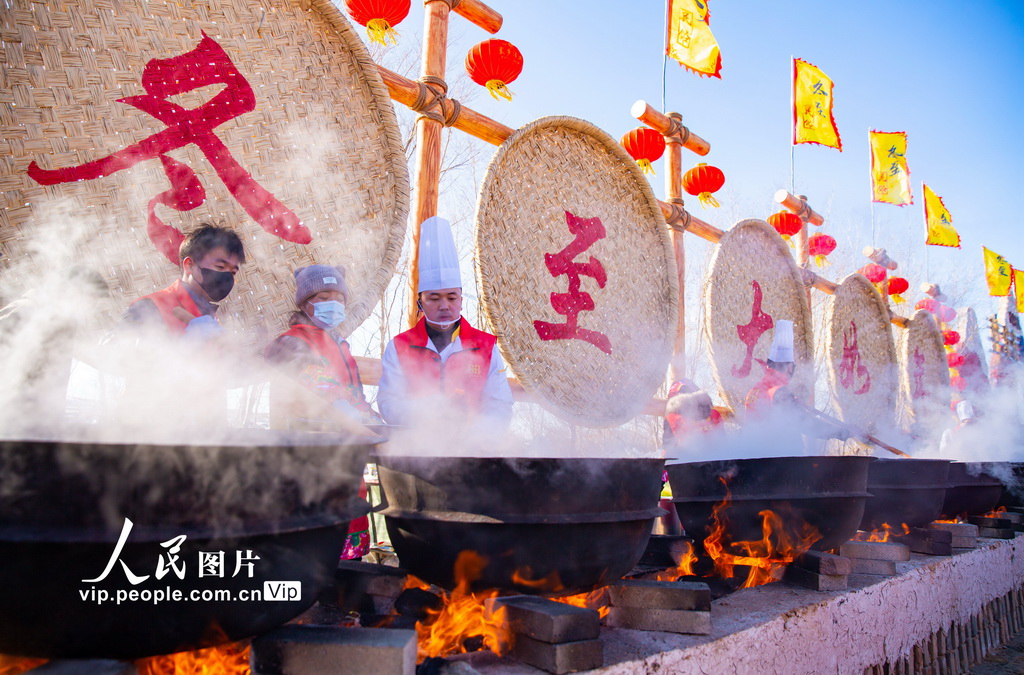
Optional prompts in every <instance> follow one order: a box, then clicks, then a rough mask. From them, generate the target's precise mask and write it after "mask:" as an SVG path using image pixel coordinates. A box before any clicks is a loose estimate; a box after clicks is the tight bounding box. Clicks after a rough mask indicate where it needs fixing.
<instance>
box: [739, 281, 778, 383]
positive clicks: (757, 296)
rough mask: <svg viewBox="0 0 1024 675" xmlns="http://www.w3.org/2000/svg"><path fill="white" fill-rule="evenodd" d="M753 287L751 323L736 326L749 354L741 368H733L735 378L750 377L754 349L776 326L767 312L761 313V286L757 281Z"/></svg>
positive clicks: (753, 282) (744, 357) (753, 283)
mask: <svg viewBox="0 0 1024 675" xmlns="http://www.w3.org/2000/svg"><path fill="white" fill-rule="evenodd" d="M751 286H753V287H754V304H753V305H752V306H751V308H750V323H748V324H744V325H742V326H736V334H737V335H738V336H739V338H740V342H742V343H743V344H745V345H746V346H747V353H746V354H745V355H744V356H743V363H742V364H740V367H739V368H737V367H736V366H733V367H732V376H733V377H746V376H747V375H750V366H751V365H752V364H751V361H752V360H753V357H754V347H756V346H757V341H758V340H760V339H761V336H762V335H764V334H765V333H766V332H768V331H769V330H771V328H772V326H774V325H775V322H774V321H772V317H771V316H770V315H769V314H767V313H766V312H762V311H761V299H762V297H763V295H762V293H761V284H759V283H757V281H756V280H755V281H752V282H751Z"/></svg>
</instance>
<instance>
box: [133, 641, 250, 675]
mask: <svg viewBox="0 0 1024 675" xmlns="http://www.w3.org/2000/svg"><path fill="white" fill-rule="evenodd" d="M135 667H136V669H138V672H139V675H249V673H250V672H251V671H250V669H249V642H248V640H245V641H242V642H233V643H230V644H225V645H219V646H217V647H210V648H208V649H199V650H197V651H194V652H179V653H177V654H166V655H164V656H151V657H149V658H147V659H140V660H138V661H136V662H135Z"/></svg>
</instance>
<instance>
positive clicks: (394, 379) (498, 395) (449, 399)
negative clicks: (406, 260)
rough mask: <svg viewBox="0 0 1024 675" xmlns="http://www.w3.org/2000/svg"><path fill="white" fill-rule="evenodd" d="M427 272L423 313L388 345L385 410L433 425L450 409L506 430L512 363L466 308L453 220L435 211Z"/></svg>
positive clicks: (423, 244)
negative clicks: (467, 315)
mask: <svg viewBox="0 0 1024 675" xmlns="http://www.w3.org/2000/svg"><path fill="white" fill-rule="evenodd" d="M419 271H420V276H419V286H418V291H419V295H418V301H419V302H418V304H419V307H420V310H421V311H422V312H423V316H422V317H420V320H419V322H418V323H417V324H416V325H415V326H413V327H412V328H411V329H409V330H407V331H405V332H404V333H401V334H400V335H398V336H396V337H395V339H393V340H392V341H391V342H389V343H388V346H387V348H386V349H385V350H384V356H383V358H382V359H381V366H382V372H381V378H380V389H379V391H378V394H377V405H378V406H379V408H380V411H381V414H382V415H383V416H384V419H385V420H386V421H387V422H389V423H391V424H402V425H418V424H421V423H427V424H429V423H430V421H431V420H432V419H436V418H437V416H438V415H441V416H445V415H448V416H455V417H458V418H461V419H463V420H467V421H471V422H473V423H474V425H476V426H478V428H481V429H484V430H487V431H490V432H498V433H500V432H502V431H504V430H505V428H507V426H508V423H509V420H510V419H511V417H512V391H511V389H510V388H509V385H508V377H507V375H506V371H505V364H504V362H503V361H502V359H501V355H500V354H499V353H498V346H497V338H496V337H495V336H493V335H491V334H490V333H485V332H484V331H482V330H478V329H476V328H474V327H473V326H471V325H470V324H469V322H468V321H466V319H465V317H463V316H462V314H461V312H462V277H461V274H460V272H459V259H458V254H457V252H456V250H455V240H454V238H453V237H452V232H451V226H450V225H449V223H448V221H447V220H444V219H443V218H438V217H436V216H435V217H433V218H429V219H427V220H426V221H425V222H424V223H423V225H422V226H421V228H420V248H419Z"/></svg>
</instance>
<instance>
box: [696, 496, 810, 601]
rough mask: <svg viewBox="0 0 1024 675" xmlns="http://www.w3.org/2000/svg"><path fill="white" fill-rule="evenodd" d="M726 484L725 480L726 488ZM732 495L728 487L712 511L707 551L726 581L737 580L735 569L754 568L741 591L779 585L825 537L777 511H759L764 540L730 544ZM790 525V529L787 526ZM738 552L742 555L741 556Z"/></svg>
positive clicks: (801, 522) (705, 543)
mask: <svg viewBox="0 0 1024 675" xmlns="http://www.w3.org/2000/svg"><path fill="white" fill-rule="evenodd" d="M725 482H726V481H725V480H724V479H722V483H723V484H724V483H725ZM731 502H732V493H731V492H730V490H729V486H728V485H726V487H725V499H723V500H722V501H721V502H720V503H719V504H716V505H715V507H714V509H712V511H711V520H712V526H711V531H710V533H709V534H708V536H707V538H706V539H705V540H704V550H705V551H706V552H707V554H708V555H709V556H710V557H711V559H712V561H714V564H715V573H716V574H718V575H719V576H720V577H722V578H723V579H731V578H732V577H733V567H735V566H736V565H745V566H747V567H750V572H749V573H748V574H747V579H746V581H744V583H743V585H742V586H741V588H752V587H754V586H761V585H764V584H770V583H772V582H773V581H778V580H779V578H780V577H781V575H782V571H783V570H784V569H785V567H786V565H788V564H789V563H791V562H793V560H795V559H796V558H797V557H798V556H800V555H802V554H803V553H806V552H807V551H808V550H810V548H811V545H812V544H814V542H816V541H818V540H819V539H821V533H820V532H818V530H817V529H816V528H814V527H813V526H812V525H811V524H809V523H808V522H806V521H804V520H803V519H800V518H798V517H796V516H795V514H788V515H787V517H786V519H783V517H782V516H780V515H779V514H777V513H776V512H774V511H771V510H769V509H765V510H763V511H759V512H758V515H759V516H761V531H762V537H761V539H760V540H759V541H736V542H729V541H728V540H727V538H726V530H725V524H724V523H723V520H722V518H721V513H722V512H723V511H725V510H726V509H727V508H729V505H730V503H731ZM786 520H788V521H789V523H788V526H787V523H786V522H785V521H786ZM737 551H738V552H737Z"/></svg>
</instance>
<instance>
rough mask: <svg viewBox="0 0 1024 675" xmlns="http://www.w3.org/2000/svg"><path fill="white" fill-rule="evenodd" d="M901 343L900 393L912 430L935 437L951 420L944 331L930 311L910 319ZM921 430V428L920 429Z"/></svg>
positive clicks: (920, 310) (916, 314)
mask: <svg viewBox="0 0 1024 675" xmlns="http://www.w3.org/2000/svg"><path fill="white" fill-rule="evenodd" d="M903 334H904V335H903V339H902V340H901V341H900V342H901V344H900V393H901V397H902V399H903V404H904V406H906V411H907V417H906V421H907V423H908V424H909V428H910V430H912V431H914V430H918V431H920V432H927V433H926V435H934V431H935V430H936V428H937V429H938V430H939V431H940V432H941V429H942V426H941V425H942V424H943V423H945V422H946V421H947V418H948V417H949V402H950V389H949V364H948V363H947V362H946V350H945V349H943V346H942V331H940V330H939V326H938V324H937V323H936V321H935V317H934V316H932V315H931V314H930V313H929V312H927V311H925V310H923V309H919V310H917V311H916V312H914V315H913V316H912V317H911V318H910V322H909V324H908V326H907V329H906V330H905V331H903ZM918 427H922V428H920V429H917V428H918Z"/></svg>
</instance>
